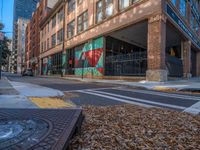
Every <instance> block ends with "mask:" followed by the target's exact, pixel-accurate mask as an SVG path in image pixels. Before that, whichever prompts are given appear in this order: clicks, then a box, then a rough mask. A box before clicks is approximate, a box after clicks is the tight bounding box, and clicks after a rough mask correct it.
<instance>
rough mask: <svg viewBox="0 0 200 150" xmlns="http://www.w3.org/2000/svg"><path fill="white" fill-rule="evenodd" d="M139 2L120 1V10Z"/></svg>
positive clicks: (134, 0)
mask: <svg viewBox="0 0 200 150" xmlns="http://www.w3.org/2000/svg"><path fill="white" fill-rule="evenodd" d="M137 1H139V0H119V9H120V10H122V9H125V8H127V7H128V6H130V5H132V4H133V3H135V2H137Z"/></svg>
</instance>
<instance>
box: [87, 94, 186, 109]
mask: <svg viewBox="0 0 200 150" xmlns="http://www.w3.org/2000/svg"><path fill="white" fill-rule="evenodd" d="M91 92H95V93H99V94H106V95H110V96H114V97H119V98H124V99H128V100H133V101H137V102H141V103H148V104H151V105H158V106H165V107H170V108H175V109H185V108H186V107H183V106H177V105H171V104H166V103H160V102H153V101H150V100H145V99H139V98H133V97H128V96H123V95H118V94H112V93H108V92H102V91H91Z"/></svg>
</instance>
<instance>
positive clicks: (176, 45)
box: [166, 22, 183, 77]
mask: <svg viewBox="0 0 200 150" xmlns="http://www.w3.org/2000/svg"><path fill="white" fill-rule="evenodd" d="M181 40H182V37H181V35H180V33H179V31H178V30H177V29H175V27H174V26H173V25H172V24H170V23H169V22H168V23H167V27H166V66H167V70H168V73H169V74H168V75H169V76H170V77H182V76H183V62H182V50H181Z"/></svg>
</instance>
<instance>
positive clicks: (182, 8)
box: [179, 0, 187, 17]
mask: <svg viewBox="0 0 200 150" xmlns="http://www.w3.org/2000/svg"><path fill="white" fill-rule="evenodd" d="M179 6H180V7H179V8H180V12H181V15H183V16H184V17H185V16H186V12H187V11H186V10H187V2H186V0H180V5H179Z"/></svg>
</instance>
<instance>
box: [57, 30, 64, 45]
mask: <svg viewBox="0 0 200 150" xmlns="http://www.w3.org/2000/svg"><path fill="white" fill-rule="evenodd" d="M62 41H63V29H61V30H59V31H58V33H57V43H58V44H60V43H61V42H62Z"/></svg>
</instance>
